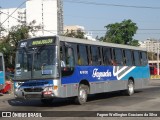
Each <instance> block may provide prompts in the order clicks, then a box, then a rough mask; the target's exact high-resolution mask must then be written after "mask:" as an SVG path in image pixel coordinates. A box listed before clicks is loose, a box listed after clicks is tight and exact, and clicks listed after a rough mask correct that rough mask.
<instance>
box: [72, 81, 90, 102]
mask: <svg viewBox="0 0 160 120" xmlns="http://www.w3.org/2000/svg"><path fill="white" fill-rule="evenodd" d="M88 90H89V87H88V86H87V85H84V84H80V85H79V89H78V96H77V97H76V98H75V103H76V104H79V105H82V104H84V103H86V102H87V97H88Z"/></svg>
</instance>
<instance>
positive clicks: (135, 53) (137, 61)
mask: <svg viewBox="0 0 160 120" xmlns="http://www.w3.org/2000/svg"><path fill="white" fill-rule="evenodd" d="M133 55H134V61H135V66H140V58H139V56H140V55H139V52H138V51H134V52H133Z"/></svg>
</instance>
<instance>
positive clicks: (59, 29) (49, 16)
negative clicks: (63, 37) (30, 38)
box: [0, 0, 63, 36]
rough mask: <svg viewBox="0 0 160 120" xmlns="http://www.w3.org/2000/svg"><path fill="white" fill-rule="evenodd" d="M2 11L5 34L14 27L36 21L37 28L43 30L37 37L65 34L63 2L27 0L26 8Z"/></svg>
mask: <svg viewBox="0 0 160 120" xmlns="http://www.w3.org/2000/svg"><path fill="white" fill-rule="evenodd" d="M0 11H1V12H0V23H2V27H3V28H5V29H6V30H7V31H6V33H5V34H7V32H8V31H9V30H10V28H11V27H12V26H16V25H22V24H27V25H28V24H30V23H31V22H32V21H36V23H35V26H40V28H41V29H39V31H37V32H36V33H35V36H48V35H57V34H63V4H62V0H27V1H26V8H9V9H0ZM14 11H16V12H14ZM13 12H14V13H13ZM12 13H13V14H12ZM7 18H9V19H7ZM5 20H6V21H5ZM3 22H4V23H3ZM5 34H3V35H5ZM1 36H2V33H1Z"/></svg>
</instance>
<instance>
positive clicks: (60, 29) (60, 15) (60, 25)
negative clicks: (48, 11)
mask: <svg viewBox="0 0 160 120" xmlns="http://www.w3.org/2000/svg"><path fill="white" fill-rule="evenodd" d="M57 8H58V11H57V20H58V22H57V24H58V26H57V34H58V35H62V34H63V0H57Z"/></svg>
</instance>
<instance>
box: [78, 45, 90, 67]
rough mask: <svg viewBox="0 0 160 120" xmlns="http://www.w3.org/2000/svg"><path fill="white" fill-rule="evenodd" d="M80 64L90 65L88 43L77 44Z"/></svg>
mask: <svg viewBox="0 0 160 120" xmlns="http://www.w3.org/2000/svg"><path fill="white" fill-rule="evenodd" d="M77 55H78V61H77V63H78V65H88V61H89V59H88V52H87V46H86V45H77Z"/></svg>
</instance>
